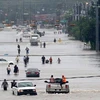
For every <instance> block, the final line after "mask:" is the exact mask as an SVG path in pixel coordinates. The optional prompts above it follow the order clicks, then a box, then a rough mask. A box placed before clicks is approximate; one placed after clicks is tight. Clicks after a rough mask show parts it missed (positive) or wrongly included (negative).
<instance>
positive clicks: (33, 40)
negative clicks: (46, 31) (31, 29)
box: [30, 34, 40, 46]
mask: <svg viewBox="0 0 100 100" xmlns="http://www.w3.org/2000/svg"><path fill="white" fill-rule="evenodd" d="M39 42H40V36H39V35H38V34H32V35H31V36H30V44H31V46H33V45H35V46H38V44H39Z"/></svg>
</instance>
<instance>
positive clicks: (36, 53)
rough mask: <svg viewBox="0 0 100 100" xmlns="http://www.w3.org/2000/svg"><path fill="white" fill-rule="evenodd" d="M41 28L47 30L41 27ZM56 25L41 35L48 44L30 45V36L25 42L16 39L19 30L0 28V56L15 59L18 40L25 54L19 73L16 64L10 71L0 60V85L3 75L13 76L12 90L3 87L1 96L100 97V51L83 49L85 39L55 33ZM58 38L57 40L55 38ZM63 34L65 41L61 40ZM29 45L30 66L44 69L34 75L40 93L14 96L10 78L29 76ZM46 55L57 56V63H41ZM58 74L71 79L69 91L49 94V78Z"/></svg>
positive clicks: (18, 99) (6, 99)
mask: <svg viewBox="0 0 100 100" xmlns="http://www.w3.org/2000/svg"><path fill="white" fill-rule="evenodd" d="M40 31H44V30H43V29H41V30H40ZM54 31H55V30H53V29H49V30H47V29H45V32H46V34H45V36H43V37H41V41H42V42H44V41H45V42H46V48H40V46H30V43H29V39H26V38H24V39H23V43H16V41H15V40H16V38H18V35H17V34H16V31H15V30H11V29H10V28H9V29H5V30H4V31H1V32H0V58H4V59H7V60H8V61H14V62H15V58H16V56H17V44H20V47H21V55H20V61H19V64H18V67H19V75H17V76H15V75H14V74H13V66H11V75H9V76H8V75H7V73H6V68H7V65H4V64H0V85H1V83H2V80H3V79H7V80H9V81H8V82H9V88H8V91H3V90H2V88H0V98H1V100H13V99H14V100H27V99H29V100H33V99H34V100H35V99H36V100H55V99H57V100H99V97H100V55H97V54H96V52H95V51H89V50H83V47H84V43H82V42H80V41H75V40H70V39H69V37H68V36H67V34H54ZM54 38H56V39H57V42H56V43H54V42H53V39H54ZM59 38H61V40H62V41H61V42H59V41H58V40H59ZM26 47H29V49H30V51H29V58H30V60H29V64H28V66H27V67H28V68H29V67H33V68H38V69H40V78H31V79H33V80H31V81H32V82H33V83H34V84H36V88H37V93H38V95H37V96H30V95H26V96H25V95H22V96H14V95H12V91H11V88H10V82H11V81H12V80H13V79H16V80H22V79H25V80H29V79H30V78H26V75H25V70H26V69H27V68H25V67H24V64H23V57H24V55H25V54H26V53H25V48H26ZM42 55H44V56H45V57H46V59H49V58H50V56H52V58H53V64H51V65H50V64H45V65H42V63H41V56H42ZM58 57H60V58H61V64H58V63H57V58H58ZM51 75H54V77H55V78H59V77H61V76H62V75H65V76H66V77H67V80H68V81H69V87H70V93H69V94H47V93H46V92H45V87H46V83H44V81H45V79H46V78H50V76H51Z"/></svg>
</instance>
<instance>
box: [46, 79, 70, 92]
mask: <svg viewBox="0 0 100 100" xmlns="http://www.w3.org/2000/svg"><path fill="white" fill-rule="evenodd" d="M60 80H61V78H55V83H50V82H48V81H45V83H47V84H46V92H47V93H69V91H70V90H69V85H68V81H67V82H66V83H65V84H63V85H62V88H61V86H60Z"/></svg>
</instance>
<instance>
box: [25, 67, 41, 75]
mask: <svg viewBox="0 0 100 100" xmlns="http://www.w3.org/2000/svg"><path fill="white" fill-rule="evenodd" d="M26 77H40V70H39V69H37V68H28V69H27V70H26Z"/></svg>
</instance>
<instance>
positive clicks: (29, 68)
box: [27, 68, 39, 71]
mask: <svg viewBox="0 0 100 100" xmlns="http://www.w3.org/2000/svg"><path fill="white" fill-rule="evenodd" d="M27 70H34V71H36V70H37V71H39V69H38V68H28V69H27Z"/></svg>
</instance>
